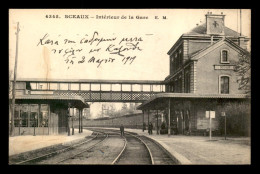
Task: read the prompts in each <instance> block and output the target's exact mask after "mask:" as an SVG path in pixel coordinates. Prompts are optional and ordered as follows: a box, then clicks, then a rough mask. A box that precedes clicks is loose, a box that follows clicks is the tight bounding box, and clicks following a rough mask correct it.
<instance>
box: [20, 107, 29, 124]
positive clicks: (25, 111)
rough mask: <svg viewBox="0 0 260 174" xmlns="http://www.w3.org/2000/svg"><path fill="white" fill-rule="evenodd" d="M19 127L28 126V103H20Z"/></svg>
mask: <svg viewBox="0 0 260 174" xmlns="http://www.w3.org/2000/svg"><path fill="white" fill-rule="evenodd" d="M20 112H21V113H20V116H21V127H28V105H27V104H22V105H21V107H20Z"/></svg>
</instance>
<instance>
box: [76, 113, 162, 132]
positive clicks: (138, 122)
mask: <svg viewBox="0 0 260 174" xmlns="http://www.w3.org/2000/svg"><path fill="white" fill-rule="evenodd" d="M155 114H156V113H150V114H149V122H152V124H153V128H154V130H155V129H156V127H155V126H156V124H157V123H156V122H157V120H156V118H155ZM144 121H145V124H146V126H147V125H148V114H147V113H145V115H144ZM121 124H123V125H124V127H125V128H134V129H142V128H143V114H133V115H127V116H121V117H115V118H110V119H105V120H83V126H87V127H118V128H119V127H120V126H121ZM160 124H161V119H160V120H159V125H160ZM74 126H76V128H77V127H78V121H76V122H75V124H74ZM146 129H147V128H146Z"/></svg>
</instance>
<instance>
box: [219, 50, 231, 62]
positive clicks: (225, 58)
mask: <svg viewBox="0 0 260 174" xmlns="http://www.w3.org/2000/svg"><path fill="white" fill-rule="evenodd" d="M221 63H229V60H228V51H227V50H222V51H221Z"/></svg>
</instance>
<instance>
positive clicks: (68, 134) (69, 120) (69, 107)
mask: <svg viewBox="0 0 260 174" xmlns="http://www.w3.org/2000/svg"><path fill="white" fill-rule="evenodd" d="M69 122H70V103H68V121H67V123H68V136H70V124H69Z"/></svg>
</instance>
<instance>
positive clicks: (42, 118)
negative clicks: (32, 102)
mask: <svg viewBox="0 0 260 174" xmlns="http://www.w3.org/2000/svg"><path fill="white" fill-rule="evenodd" d="M48 115H49V105H46V104H42V105H41V112H40V115H39V126H41V127H48Z"/></svg>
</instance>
